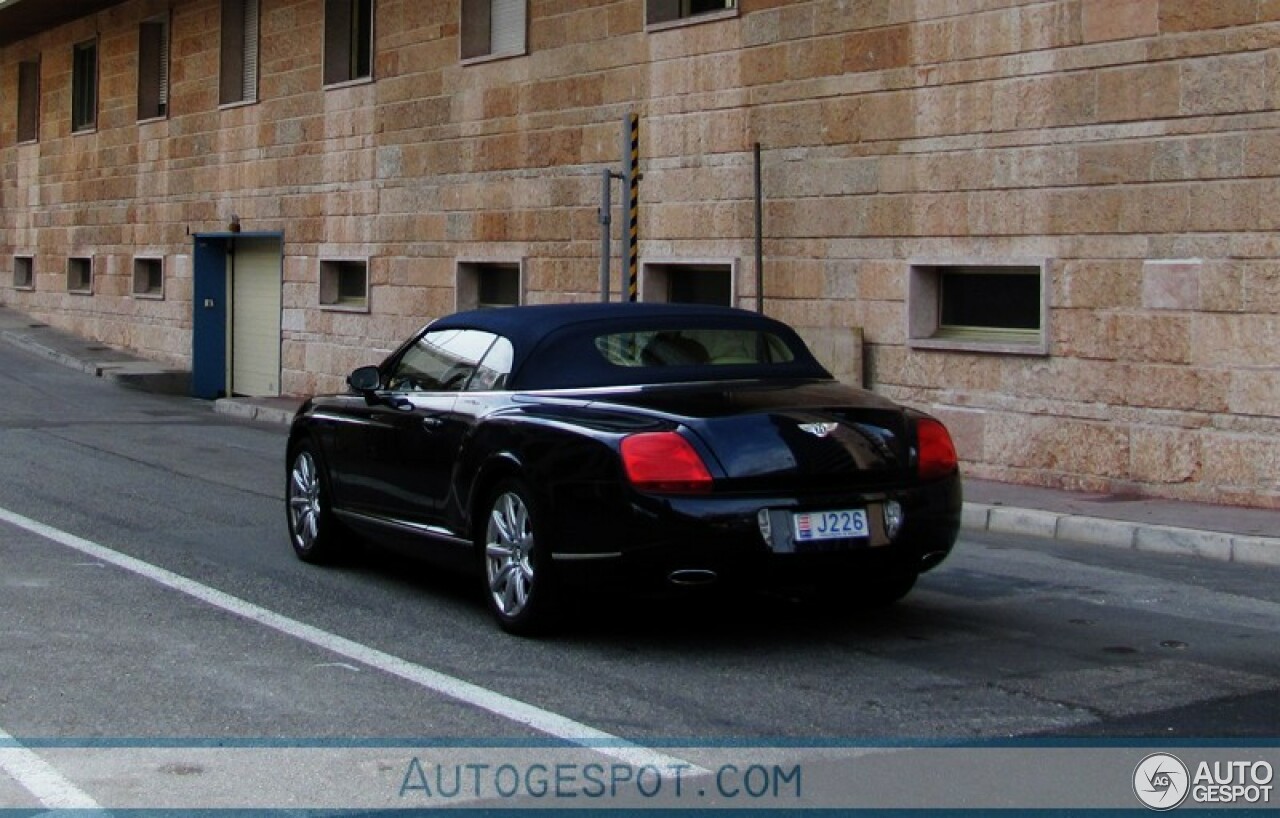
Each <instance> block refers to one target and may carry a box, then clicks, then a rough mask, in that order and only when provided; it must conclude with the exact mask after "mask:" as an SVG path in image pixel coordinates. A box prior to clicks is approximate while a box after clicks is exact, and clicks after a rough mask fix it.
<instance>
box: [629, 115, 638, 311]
mask: <svg viewBox="0 0 1280 818" xmlns="http://www.w3.org/2000/svg"><path fill="white" fill-rule="evenodd" d="M627 125H628V128H629V132H630V145H631V150H630V153H629V154H628V157H627V300H628V301H635V300H636V297H637V295H638V290H639V286H640V285H639V272H640V117H639V116H638V115H636V114H631V115H630V116H629V117H628V121H627Z"/></svg>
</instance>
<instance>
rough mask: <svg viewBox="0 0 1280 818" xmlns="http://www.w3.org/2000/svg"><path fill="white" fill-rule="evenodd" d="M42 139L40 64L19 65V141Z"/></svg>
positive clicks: (32, 62)
mask: <svg viewBox="0 0 1280 818" xmlns="http://www.w3.org/2000/svg"><path fill="white" fill-rule="evenodd" d="M39 138H40V63H39V61H37V60H32V61H29V62H21V63H18V141H19V142H34V141H35V140H37V139H39Z"/></svg>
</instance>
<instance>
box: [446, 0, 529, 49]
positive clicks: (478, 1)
mask: <svg viewBox="0 0 1280 818" xmlns="http://www.w3.org/2000/svg"><path fill="white" fill-rule="evenodd" d="M528 5H529V3H528V0H462V59H463V60H482V59H493V58H497V57H514V56H519V55H521V54H524V53H526V51H527V46H526V39H525V32H526V29H527V26H528V22H527V21H528Z"/></svg>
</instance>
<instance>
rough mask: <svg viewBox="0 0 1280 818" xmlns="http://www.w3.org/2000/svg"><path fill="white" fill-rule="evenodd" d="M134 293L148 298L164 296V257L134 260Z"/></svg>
mask: <svg viewBox="0 0 1280 818" xmlns="http://www.w3.org/2000/svg"><path fill="white" fill-rule="evenodd" d="M133 294H134V295H137V296H144V297H147V298H163V297H164V259H159V258H135V259H134V260H133Z"/></svg>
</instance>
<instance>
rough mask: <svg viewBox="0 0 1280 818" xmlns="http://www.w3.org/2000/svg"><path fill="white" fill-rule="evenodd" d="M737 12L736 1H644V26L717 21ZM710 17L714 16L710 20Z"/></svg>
mask: <svg viewBox="0 0 1280 818" xmlns="http://www.w3.org/2000/svg"><path fill="white" fill-rule="evenodd" d="M737 11H738V0H645V9H644V12H645V15H644V19H645V24H646V25H650V26H654V25H661V24H664V23H679V22H683V21H686V20H688V21H695V20H697V19H718V18H720V17H725V16H732V15H734V14H736V13H737ZM710 15H715V17H714V18H711V17H710Z"/></svg>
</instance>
